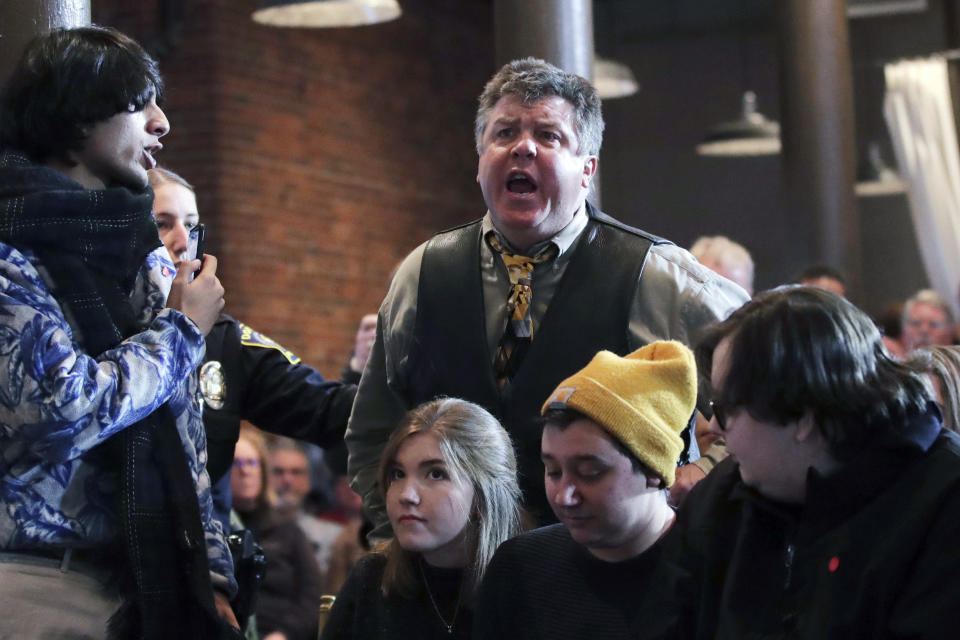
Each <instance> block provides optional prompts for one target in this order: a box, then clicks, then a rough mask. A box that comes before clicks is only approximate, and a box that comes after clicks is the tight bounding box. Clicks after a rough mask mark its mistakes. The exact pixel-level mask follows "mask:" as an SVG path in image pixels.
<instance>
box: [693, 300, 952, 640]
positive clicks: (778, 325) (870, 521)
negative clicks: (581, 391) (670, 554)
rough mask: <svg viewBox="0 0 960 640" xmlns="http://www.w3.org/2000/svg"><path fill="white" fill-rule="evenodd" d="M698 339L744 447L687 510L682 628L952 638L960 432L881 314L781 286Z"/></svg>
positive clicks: (732, 440) (709, 634) (718, 412)
mask: <svg viewBox="0 0 960 640" xmlns="http://www.w3.org/2000/svg"><path fill="white" fill-rule="evenodd" d="M697 353H698V357H699V361H700V363H701V366H702V367H704V369H705V370H707V371H710V372H711V381H712V385H713V389H714V398H715V402H714V415H715V417H716V418H717V423H718V425H719V426H718V427H716V428H718V429H720V430H722V431H723V433H724V436H725V440H726V443H727V449H728V450H729V452H730V457H729V458H728V459H727V460H725V461H724V462H723V463H721V464H720V465H719V466H718V467H717V468H716V469H715V470H714V471H713V472H712V473H711V474H710V475H709V476H707V478H706V479H705V480H704V481H703V482H701V483H700V484H699V485H697V487H695V488H694V490H693V491H692V492H691V494H690V496H689V497H688V499H687V501H686V503H685V504H684V506H683V508H682V509H681V511H680V513H679V515H678V518H677V525H676V527H675V532H674V535H675V536H677V537H676V540H677V542H678V545H677V547H678V553H677V556H676V558H677V561H678V562H679V563H681V564H682V565H683V566H684V567H685V568H686V569H687V570H688V571H689V579H688V580H684V581H683V582H682V583H681V585H682V588H681V589H680V590H679V593H678V598H677V599H678V601H679V602H682V603H685V606H687V607H688V608H689V610H688V611H687V612H686V615H684V616H681V620H682V621H684V622H685V623H688V624H687V625H686V628H685V629H684V633H683V637H686V638H711V639H713V638H717V639H721V640H723V639H727V638H730V639H733V638H736V639H742V638H760V637H763V638H787V637H789V638H796V639H798V640H805V639H809V640H814V639H816V640H841V639H847V638H871V639H873V640H877V639H884V638H941V637H946V636H949V635H951V634H952V633H953V632H952V631H950V629H951V628H953V627H954V626H955V625H953V624H952V620H953V618H954V614H955V612H956V608H957V605H958V604H960V580H958V579H957V576H960V554H958V553H957V539H958V537H960V440H958V438H957V436H956V434H955V433H952V432H949V431H948V430H946V429H943V428H942V427H941V422H940V414H939V412H938V411H937V409H936V408H935V406H934V405H933V403H932V402H931V398H930V395H929V392H928V390H927V387H926V385H925V382H924V381H923V380H922V379H921V377H920V376H918V374H917V373H916V372H915V371H913V370H912V369H911V367H909V366H908V365H905V364H903V363H900V362H897V361H895V360H893V359H891V358H890V357H889V356H888V354H887V352H886V351H885V350H884V348H883V345H882V342H881V337H880V333H879V331H878V330H877V329H876V327H875V326H874V324H873V322H872V321H871V320H870V318H868V317H867V316H866V315H865V314H864V313H863V312H861V311H860V310H858V309H857V308H856V307H855V306H854V305H852V304H850V303H849V302H848V301H846V300H844V299H843V298H841V297H839V296H837V295H835V294H833V293H830V292H828V291H825V290H821V289H819V288H816V287H795V286H794V287H782V288H779V289H775V290H773V291H769V292H765V293H762V294H760V295H758V296H757V297H755V298H754V299H753V300H751V301H750V302H749V303H747V304H746V305H745V306H744V307H742V308H741V309H739V310H738V311H736V312H734V313H733V315H731V316H730V318H728V319H727V320H726V321H725V322H723V323H721V324H720V325H718V326H717V327H716V328H715V329H713V331H712V332H711V333H709V334H708V336H707V337H706V339H705V341H704V342H703V343H702V344H701V345H700V347H699V348H698V352H697Z"/></svg>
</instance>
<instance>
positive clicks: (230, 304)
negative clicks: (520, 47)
mask: <svg viewBox="0 0 960 640" xmlns="http://www.w3.org/2000/svg"><path fill="white" fill-rule="evenodd" d="M176 4H178V3H173V4H168V5H166V6H167V7H170V6H175V5H176ZM256 4H257V3H256V2H255V0H185V1H184V2H182V5H183V8H182V20H173V21H172V26H173V27H174V28H173V29H165V28H164V25H163V22H164V21H163V19H162V11H161V9H162V7H163V6H164V5H163V3H162V2H160V0H143V1H142V2H141V3H139V4H136V5H135V4H134V3H127V2H122V1H121V0H97V1H96V2H94V6H93V18H94V21H95V22H97V23H99V24H105V25H110V26H115V27H117V28H118V29H121V30H123V31H125V32H127V33H129V34H130V35H131V36H133V37H134V38H136V39H138V40H139V41H140V42H141V43H143V44H144V45H146V46H147V47H149V48H150V49H151V50H152V51H156V52H157V53H158V56H159V58H160V63H161V70H162V72H163V74H164V77H165V80H166V82H167V102H166V104H165V111H166V113H167V116H168V118H169V119H170V122H171V125H172V131H171V133H170V134H169V135H168V136H167V137H166V138H165V139H164V145H165V147H166V148H165V149H164V151H163V152H162V154H161V155H160V162H161V164H163V165H164V166H167V167H169V168H170V169H173V170H174V171H177V172H179V173H181V174H183V175H184V177H186V178H187V179H188V180H190V181H191V182H192V183H193V184H194V185H195V186H196V187H197V193H198V204H199V207H200V214H201V217H202V218H203V220H204V221H205V222H206V223H207V225H208V233H209V238H210V240H209V246H210V250H211V252H213V253H215V254H216V255H217V257H218V259H219V261H220V278H221V280H222V281H223V283H224V286H225V287H226V290H227V294H226V298H227V311H228V312H229V313H231V314H232V315H234V316H236V317H238V318H240V319H242V320H244V321H245V322H247V323H248V324H250V325H251V326H253V327H255V328H257V329H259V330H261V331H263V332H264V333H267V334H268V335H270V336H272V337H273V338H275V339H276V340H278V341H279V342H281V343H282V344H284V346H286V347H288V348H289V349H292V350H293V351H295V352H296V353H297V354H298V355H300V356H301V357H302V358H303V359H304V361H306V362H308V363H309V364H312V365H314V366H316V367H317V368H319V369H320V371H321V372H323V373H324V375H326V376H328V377H330V376H332V377H336V376H337V375H338V373H339V371H340V368H341V367H342V365H343V363H344V362H345V361H346V358H347V356H348V354H349V351H350V348H351V346H352V340H353V334H354V332H355V330H356V326H357V323H358V321H359V319H360V317H361V316H362V315H363V314H365V313H369V312H373V311H375V310H376V309H377V307H378V305H379V303H380V300H381V299H382V297H383V294H384V292H385V289H386V286H387V282H388V277H389V274H390V272H391V270H392V269H393V267H394V265H395V264H396V263H397V262H398V261H399V260H400V259H401V258H402V257H403V256H404V255H406V253H408V252H409V251H410V250H411V249H412V248H413V247H415V246H416V245H417V244H418V243H420V242H422V241H423V240H425V239H427V238H428V237H429V236H430V234H431V233H432V232H434V231H437V230H439V229H441V228H445V227H448V226H451V225H454V224H457V223H460V222H462V221H466V220H469V219H472V218H474V217H476V216H477V215H479V214H480V213H481V212H482V211H483V201H482V198H481V195H480V190H479V188H478V187H477V185H476V183H475V180H474V177H475V175H476V155H475V153H474V152H473V141H472V133H471V132H472V119H473V112H474V109H475V101H476V96H477V95H478V94H479V92H480V90H481V89H482V86H483V83H484V82H485V81H486V79H487V78H488V77H489V76H490V74H491V73H492V72H493V70H494V69H493V54H492V48H491V47H492V43H491V40H492V38H491V36H490V34H491V16H490V14H491V10H490V5H489V3H487V2H449V0H402V2H401V4H402V6H403V9H404V15H403V16H402V17H401V18H400V19H399V20H396V21H394V22H391V23H386V24H381V25H376V26H371V27H360V28H352V29H320V30H307V29H276V28H269V27H263V26H260V25H257V24H255V23H254V22H253V21H251V20H250V17H249V16H250V13H251V12H252V11H253V9H254V8H255V6H256ZM170 36H172V37H170ZM170 43H172V46H171V47H169V50H168V51H167V52H166V53H164V52H163V49H164V48H165V45H168V44H170Z"/></svg>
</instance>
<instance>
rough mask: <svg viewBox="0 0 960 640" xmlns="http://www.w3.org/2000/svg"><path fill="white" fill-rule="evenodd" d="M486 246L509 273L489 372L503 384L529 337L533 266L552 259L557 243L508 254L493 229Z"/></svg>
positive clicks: (520, 357) (514, 367)
mask: <svg viewBox="0 0 960 640" xmlns="http://www.w3.org/2000/svg"><path fill="white" fill-rule="evenodd" d="M487 243H488V244H489V245H490V248H491V249H492V250H493V251H495V252H496V253H499V254H500V257H501V258H502V259H503V264H504V266H505V267H506V268H507V274H508V275H509V276H510V285H511V286H510V293H509V295H508V296H507V328H506V330H505V331H504V333H503V337H502V338H501V339H500V345H499V346H498V347H497V351H496V353H495V354H494V357H493V371H494V373H495V374H496V376H497V383H498V384H499V385H500V386H501V387H503V385H504V384H506V382H507V380H509V379H510V378H512V377H513V374H514V373H516V370H517V368H519V366H520V362H521V361H522V360H523V355H524V352H525V351H526V348H527V347H528V346H529V344H530V341H531V340H533V319H532V318H531V317H530V303H531V302H532V301H533V288H532V285H533V268H534V266H535V265H538V264H541V263H544V262H547V261H549V260H553V259H554V258H555V257H556V256H557V246H556V245H555V244H553V243H550V244H549V245H547V246H546V247H544V248H543V249H541V250H540V251H538V252H537V254H536V255H534V256H533V257H530V256H521V255H517V254H514V253H510V252H509V251H508V250H507V249H506V248H505V247H504V246H503V243H502V242H500V239H499V238H498V237H497V235H496V234H495V233H494V232H492V231H491V232H489V233H488V234H487Z"/></svg>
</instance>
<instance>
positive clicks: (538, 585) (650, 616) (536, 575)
mask: <svg viewBox="0 0 960 640" xmlns="http://www.w3.org/2000/svg"><path fill="white" fill-rule="evenodd" d="M663 543H664V541H661V542H659V543H657V544H656V545H654V546H653V547H652V548H651V549H649V550H648V551H646V552H644V553H642V554H640V555H639V556H637V557H636V558H631V559H630V560H625V561H623V562H604V561H603V560H600V559H598V558H596V557H594V556H592V555H591V554H590V553H589V552H588V551H587V550H586V548H585V547H583V545H580V544H578V543H577V542H575V541H574V540H573V539H572V538H571V537H570V532H569V531H568V530H567V528H566V527H565V526H563V525H561V524H556V525H551V526H548V527H543V528H541V529H537V530H535V531H531V532H529V533H525V534H523V535H521V536H519V537H516V538H513V539H512V540H508V541H506V542H504V543H503V544H502V545H501V546H500V548H499V549H498V550H497V553H496V555H495V556H494V557H493V561H492V562H491V563H490V566H489V567H488V568H487V574H486V576H485V577H484V579H483V584H482V585H481V586H480V593H479V595H478V596H477V604H476V615H475V624H474V638H476V639H477V640H492V639H494V638H505V639H506V638H509V639H511V640H519V639H528V640H548V639H549V640H562V639H564V638H570V639H571V640H573V639H577V640H580V639H583V638H590V639H591V640H603V639H607V638H609V639H611V640H613V639H621V638H631V639H637V638H640V639H644V638H658V639H659V638H663V637H664V636H665V635H666V633H667V630H668V629H670V628H671V627H672V625H673V622H674V620H675V614H674V612H675V611H676V609H675V608H674V607H672V606H670V605H669V602H668V597H669V594H670V593H671V591H672V585H673V584H674V582H675V580H676V573H675V570H674V569H673V568H672V567H670V566H668V565H667V564H665V563H664V562H663V558H662V556H663V555H664V554H663Z"/></svg>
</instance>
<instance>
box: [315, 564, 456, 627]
mask: <svg viewBox="0 0 960 640" xmlns="http://www.w3.org/2000/svg"><path fill="white" fill-rule="evenodd" d="M386 563H387V558H386V556H384V555H383V554H380V553H373V554H370V555H367V556H364V557H363V558H361V559H360V560H359V561H358V562H357V564H356V565H355V566H354V568H353V571H352V572H350V577H348V578H347V581H346V582H345V583H344V585H343V588H342V589H341V590H340V594H339V595H338V596H337V600H336V602H335V603H334V605H333V609H332V610H331V611H330V617H329V618H328V619H327V624H326V626H324V628H323V635H322V636H321V638H322V640H350V639H353V640H378V639H380V640H406V639H408V638H409V639H410V640H432V639H436V640H469V638H470V631H471V624H472V615H471V612H470V609H469V608H468V607H467V604H468V603H466V602H461V603H460V606H459V608H457V599H458V594H459V589H460V581H461V579H462V576H463V571H462V570H460V569H438V568H436V567H431V566H430V565H428V564H426V563H423V565H422V567H423V569H424V575H425V577H426V579H427V581H428V582H429V585H430V593H431V594H432V596H433V599H434V601H435V602H436V606H437V607H438V608H439V609H440V612H441V613H442V614H443V618H444V619H445V620H446V621H447V622H451V620H452V621H453V631H452V633H447V628H446V625H445V624H443V623H441V621H440V616H439V615H438V614H437V611H436V609H435V608H434V603H433V602H431V600H430V597H429V596H428V594H427V592H426V591H425V590H422V591H421V593H420V595H419V596H418V597H417V598H416V599H412V600H411V599H407V598H403V597H401V596H399V595H397V594H391V595H389V596H385V595H383V592H382V591H381V590H380V579H381V578H382V577H383V570H384V567H386ZM464 598H466V595H464ZM455 609H456V617H455V618H454V610H455Z"/></svg>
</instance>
